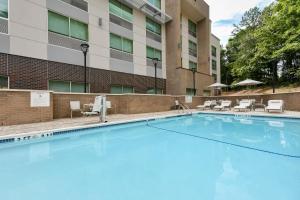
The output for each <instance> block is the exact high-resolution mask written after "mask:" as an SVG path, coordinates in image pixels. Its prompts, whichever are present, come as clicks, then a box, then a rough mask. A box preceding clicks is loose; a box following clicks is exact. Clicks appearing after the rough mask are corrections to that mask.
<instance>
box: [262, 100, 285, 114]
mask: <svg viewBox="0 0 300 200" xmlns="http://www.w3.org/2000/svg"><path fill="white" fill-rule="evenodd" d="M266 110H267V111H268V112H270V111H279V112H283V111H284V108H283V100H269V101H268V106H267V107H266Z"/></svg>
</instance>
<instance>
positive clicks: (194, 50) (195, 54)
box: [189, 40, 198, 57]
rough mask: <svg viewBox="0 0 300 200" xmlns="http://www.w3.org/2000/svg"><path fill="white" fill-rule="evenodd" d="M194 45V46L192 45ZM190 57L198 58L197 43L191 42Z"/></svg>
mask: <svg viewBox="0 0 300 200" xmlns="http://www.w3.org/2000/svg"><path fill="white" fill-rule="evenodd" d="M191 44H192V45H191ZM193 45H194V46H195V49H193V48H191V46H193ZM189 55H191V56H194V57H197V56H198V45H197V43H195V42H193V41H191V40H189Z"/></svg>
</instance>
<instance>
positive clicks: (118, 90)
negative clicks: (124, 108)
mask: <svg viewBox="0 0 300 200" xmlns="http://www.w3.org/2000/svg"><path fill="white" fill-rule="evenodd" d="M110 93H112V94H124V93H134V89H133V87H132V86H124V85H112V86H111V87H110Z"/></svg>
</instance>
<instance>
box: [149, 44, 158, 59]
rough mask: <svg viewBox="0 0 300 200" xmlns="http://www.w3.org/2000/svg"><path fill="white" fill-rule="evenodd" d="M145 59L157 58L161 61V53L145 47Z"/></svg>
mask: <svg viewBox="0 0 300 200" xmlns="http://www.w3.org/2000/svg"><path fill="white" fill-rule="evenodd" d="M147 58H150V59H152V58H158V60H160V61H161V51H160V50H157V49H154V48H152V47H148V46H147Z"/></svg>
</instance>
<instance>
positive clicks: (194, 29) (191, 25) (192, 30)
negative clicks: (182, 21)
mask: <svg viewBox="0 0 300 200" xmlns="http://www.w3.org/2000/svg"><path fill="white" fill-rule="evenodd" d="M189 34H190V35H192V36H194V37H197V25H196V24H195V23H194V22H192V21H191V20H189Z"/></svg>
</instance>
